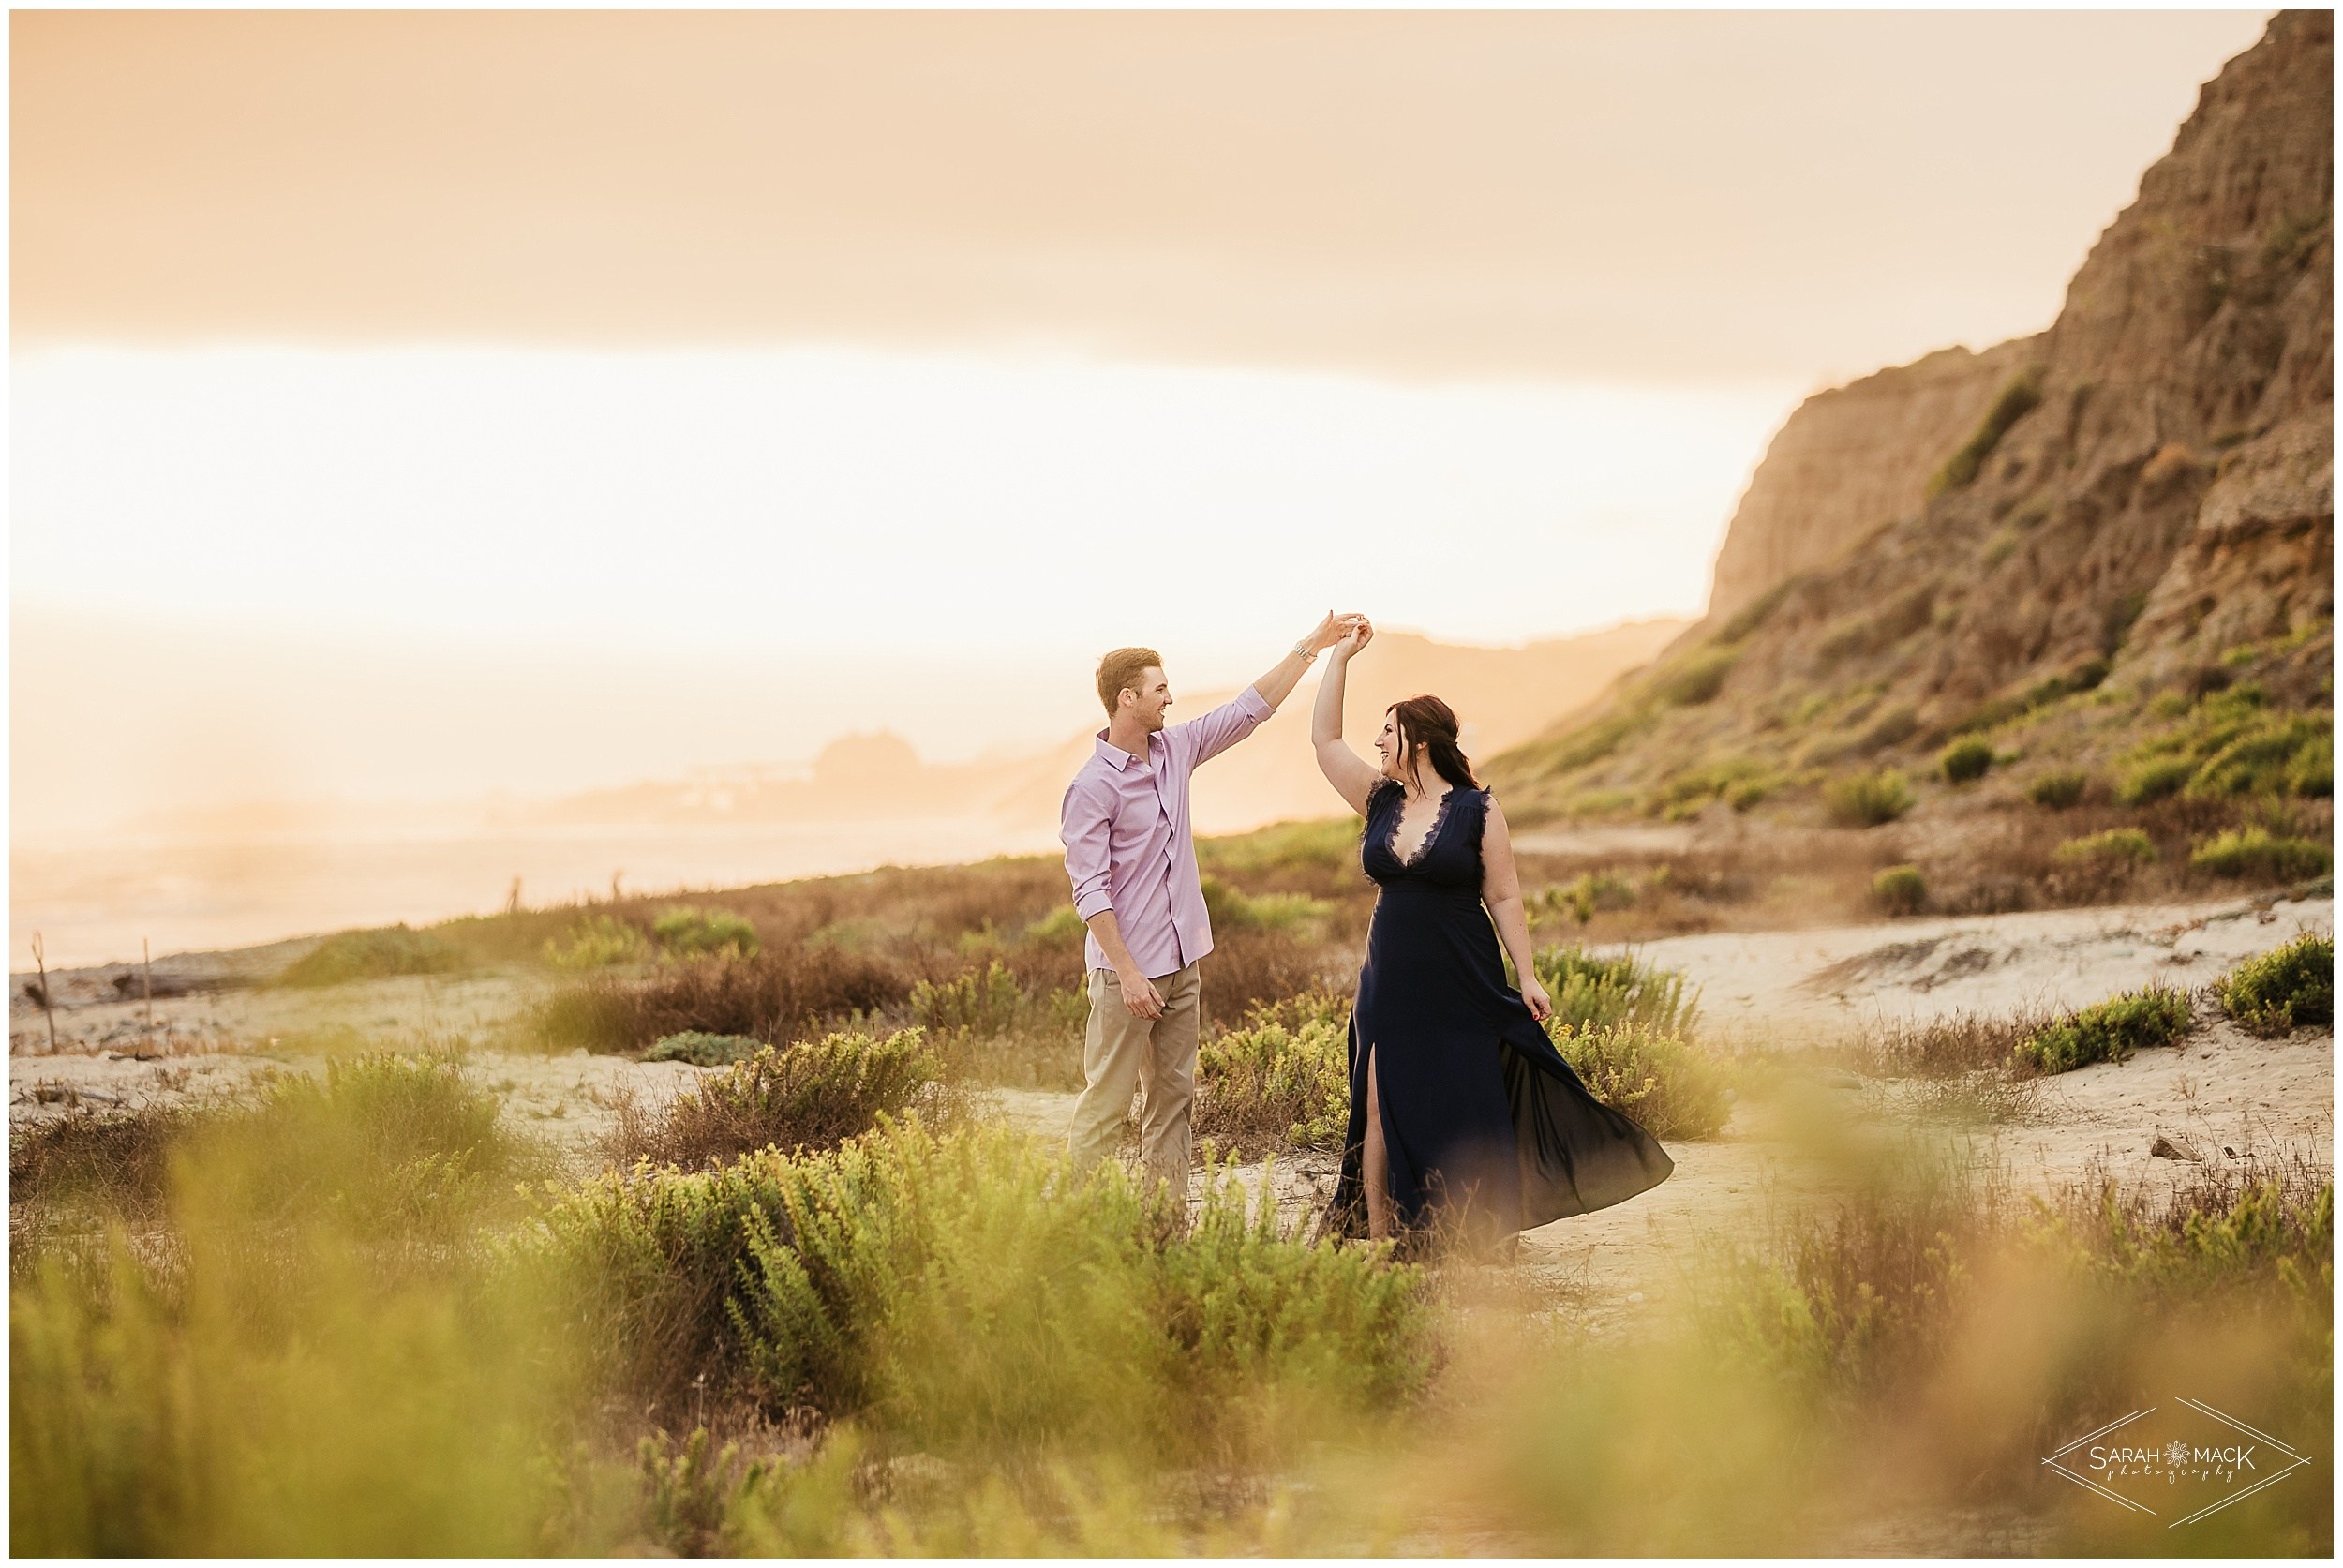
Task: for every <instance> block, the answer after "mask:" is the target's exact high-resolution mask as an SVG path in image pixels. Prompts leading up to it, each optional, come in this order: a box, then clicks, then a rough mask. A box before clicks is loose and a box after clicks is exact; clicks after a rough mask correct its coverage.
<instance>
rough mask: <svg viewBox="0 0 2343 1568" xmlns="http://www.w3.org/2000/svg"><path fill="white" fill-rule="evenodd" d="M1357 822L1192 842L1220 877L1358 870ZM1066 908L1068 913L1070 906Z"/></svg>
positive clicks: (1285, 826) (1338, 820) (1296, 825)
mask: <svg viewBox="0 0 2343 1568" xmlns="http://www.w3.org/2000/svg"><path fill="white" fill-rule="evenodd" d="M1358 857H1359V821H1358V818H1356V817H1354V816H1351V817H1342V816H1335V817H1323V818H1320V819H1317V820H1314V821H1307V822H1273V823H1271V824H1270V825H1269V826H1268V827H1266V828H1256V829H1253V830H1252V831H1251V832H1249V833H1237V834H1233V835H1231V836H1230V837H1227V838H1207V839H1198V840H1197V841H1196V859H1197V863H1198V865H1199V866H1201V868H1202V869H1203V870H1205V871H1209V872H1216V873H1218V874H1221V875H1223V876H1261V875H1267V874H1276V873H1292V872H1333V873H1337V874H1340V873H1347V872H1353V871H1356V870H1357V869H1358ZM1066 907H1067V913H1068V914H1071V913H1072V906H1071V905H1070V904H1069V905H1067V906H1066Z"/></svg>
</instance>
